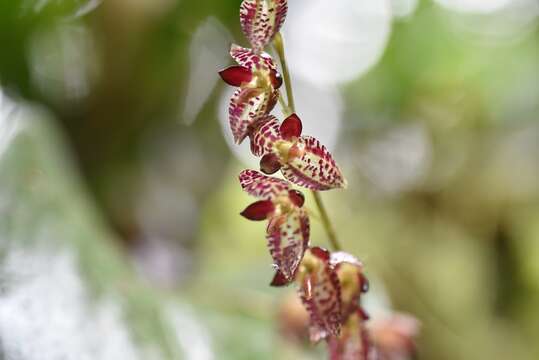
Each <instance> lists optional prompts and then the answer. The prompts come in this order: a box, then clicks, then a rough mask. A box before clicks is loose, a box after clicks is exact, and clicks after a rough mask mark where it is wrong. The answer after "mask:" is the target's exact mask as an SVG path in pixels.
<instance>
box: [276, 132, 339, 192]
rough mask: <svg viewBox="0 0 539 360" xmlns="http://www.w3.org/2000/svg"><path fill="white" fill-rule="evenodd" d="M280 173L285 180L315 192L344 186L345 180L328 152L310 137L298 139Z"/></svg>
mask: <svg viewBox="0 0 539 360" xmlns="http://www.w3.org/2000/svg"><path fill="white" fill-rule="evenodd" d="M281 171H282V173H283V176H284V177H285V178H286V179H287V180H289V181H291V182H293V183H294V184H297V185H300V186H304V187H306V188H309V189H312V190H316V191H320V190H329V189H334V188H343V187H345V186H346V180H345V179H344V177H343V175H342V173H341V170H340V169H339V167H338V166H337V164H336V163H335V160H333V157H332V156H331V154H330V153H329V151H328V150H327V149H326V147H325V146H324V145H322V144H321V143H320V142H319V141H318V140H316V139H315V138H313V137H310V136H302V137H301V138H299V139H298V141H297V143H296V144H295V145H294V146H293V147H292V149H291V150H290V153H289V159H288V162H287V164H285V165H284V166H283V167H282V168H281Z"/></svg>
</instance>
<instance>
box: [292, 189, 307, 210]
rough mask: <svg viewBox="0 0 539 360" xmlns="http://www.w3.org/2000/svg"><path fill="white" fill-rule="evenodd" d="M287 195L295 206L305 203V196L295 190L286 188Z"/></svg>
mask: <svg viewBox="0 0 539 360" xmlns="http://www.w3.org/2000/svg"><path fill="white" fill-rule="evenodd" d="M288 197H289V198H290V201H292V202H293V203H294V205H296V206H297V207H302V206H303V204H304V203H305V196H303V194H302V193H301V192H299V191H297V190H288Z"/></svg>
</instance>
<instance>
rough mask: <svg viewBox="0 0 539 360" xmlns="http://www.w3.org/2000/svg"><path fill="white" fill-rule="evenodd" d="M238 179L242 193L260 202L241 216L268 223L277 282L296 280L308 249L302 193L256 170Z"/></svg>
mask: <svg viewBox="0 0 539 360" xmlns="http://www.w3.org/2000/svg"><path fill="white" fill-rule="evenodd" d="M239 179H240V184H241V187H242V188H243V190H245V191H246V192H247V193H249V194H250V195H252V196H255V197H258V198H260V199H261V200H259V201H257V202H255V203H253V204H251V205H249V206H248V207H247V208H246V209H245V210H244V211H243V212H242V213H241V215H243V216H244V217H246V218H247V219H249V220H268V227H267V232H266V238H267V240H268V247H269V250H270V253H271V256H272V257H273V262H274V265H275V268H276V270H277V274H278V275H277V277H278V278H279V280H274V281H278V282H279V285H284V284H286V283H288V282H290V281H292V280H293V279H294V277H295V274H296V271H297V269H298V266H299V264H300V262H301V260H302V258H303V254H304V253H305V250H306V249H307V247H308V246H309V231H310V226H309V216H308V215H307V211H306V210H305V209H303V202H304V198H303V194H301V193H300V192H299V191H296V190H293V189H291V188H290V185H289V183H288V182H287V181H284V180H281V179H277V178H272V177H269V176H266V175H264V174H261V173H259V172H258V171H255V170H244V171H242V172H241V173H240V176H239ZM275 285H276V284H275Z"/></svg>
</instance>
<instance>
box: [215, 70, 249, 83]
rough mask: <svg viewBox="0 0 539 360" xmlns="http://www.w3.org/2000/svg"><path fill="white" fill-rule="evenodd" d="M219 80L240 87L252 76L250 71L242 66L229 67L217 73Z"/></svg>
mask: <svg viewBox="0 0 539 360" xmlns="http://www.w3.org/2000/svg"><path fill="white" fill-rule="evenodd" d="M219 75H220V76H221V78H222V79H223V80H224V81H225V82H226V83H227V84H228V85H231V86H241V84H243V83H248V82H249V81H251V80H252V78H253V74H252V73H251V70H249V69H247V68H245V67H243V66H231V67H228V68H226V69H224V70H221V71H219Z"/></svg>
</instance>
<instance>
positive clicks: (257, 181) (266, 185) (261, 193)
mask: <svg viewBox="0 0 539 360" xmlns="http://www.w3.org/2000/svg"><path fill="white" fill-rule="evenodd" d="M239 180H240V185H241V188H242V189H243V190H244V191H245V192H247V193H248V194H249V195H252V196H256V197H258V198H262V199H265V200H269V199H273V198H275V197H277V196H279V195H281V194H284V193H288V190H290V185H289V183H288V182H287V181H285V180H281V179H277V178H274V177H271V176H266V175H264V174H262V173H260V172H258V171H256V170H243V171H242V172H241V173H240V175H239Z"/></svg>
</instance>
